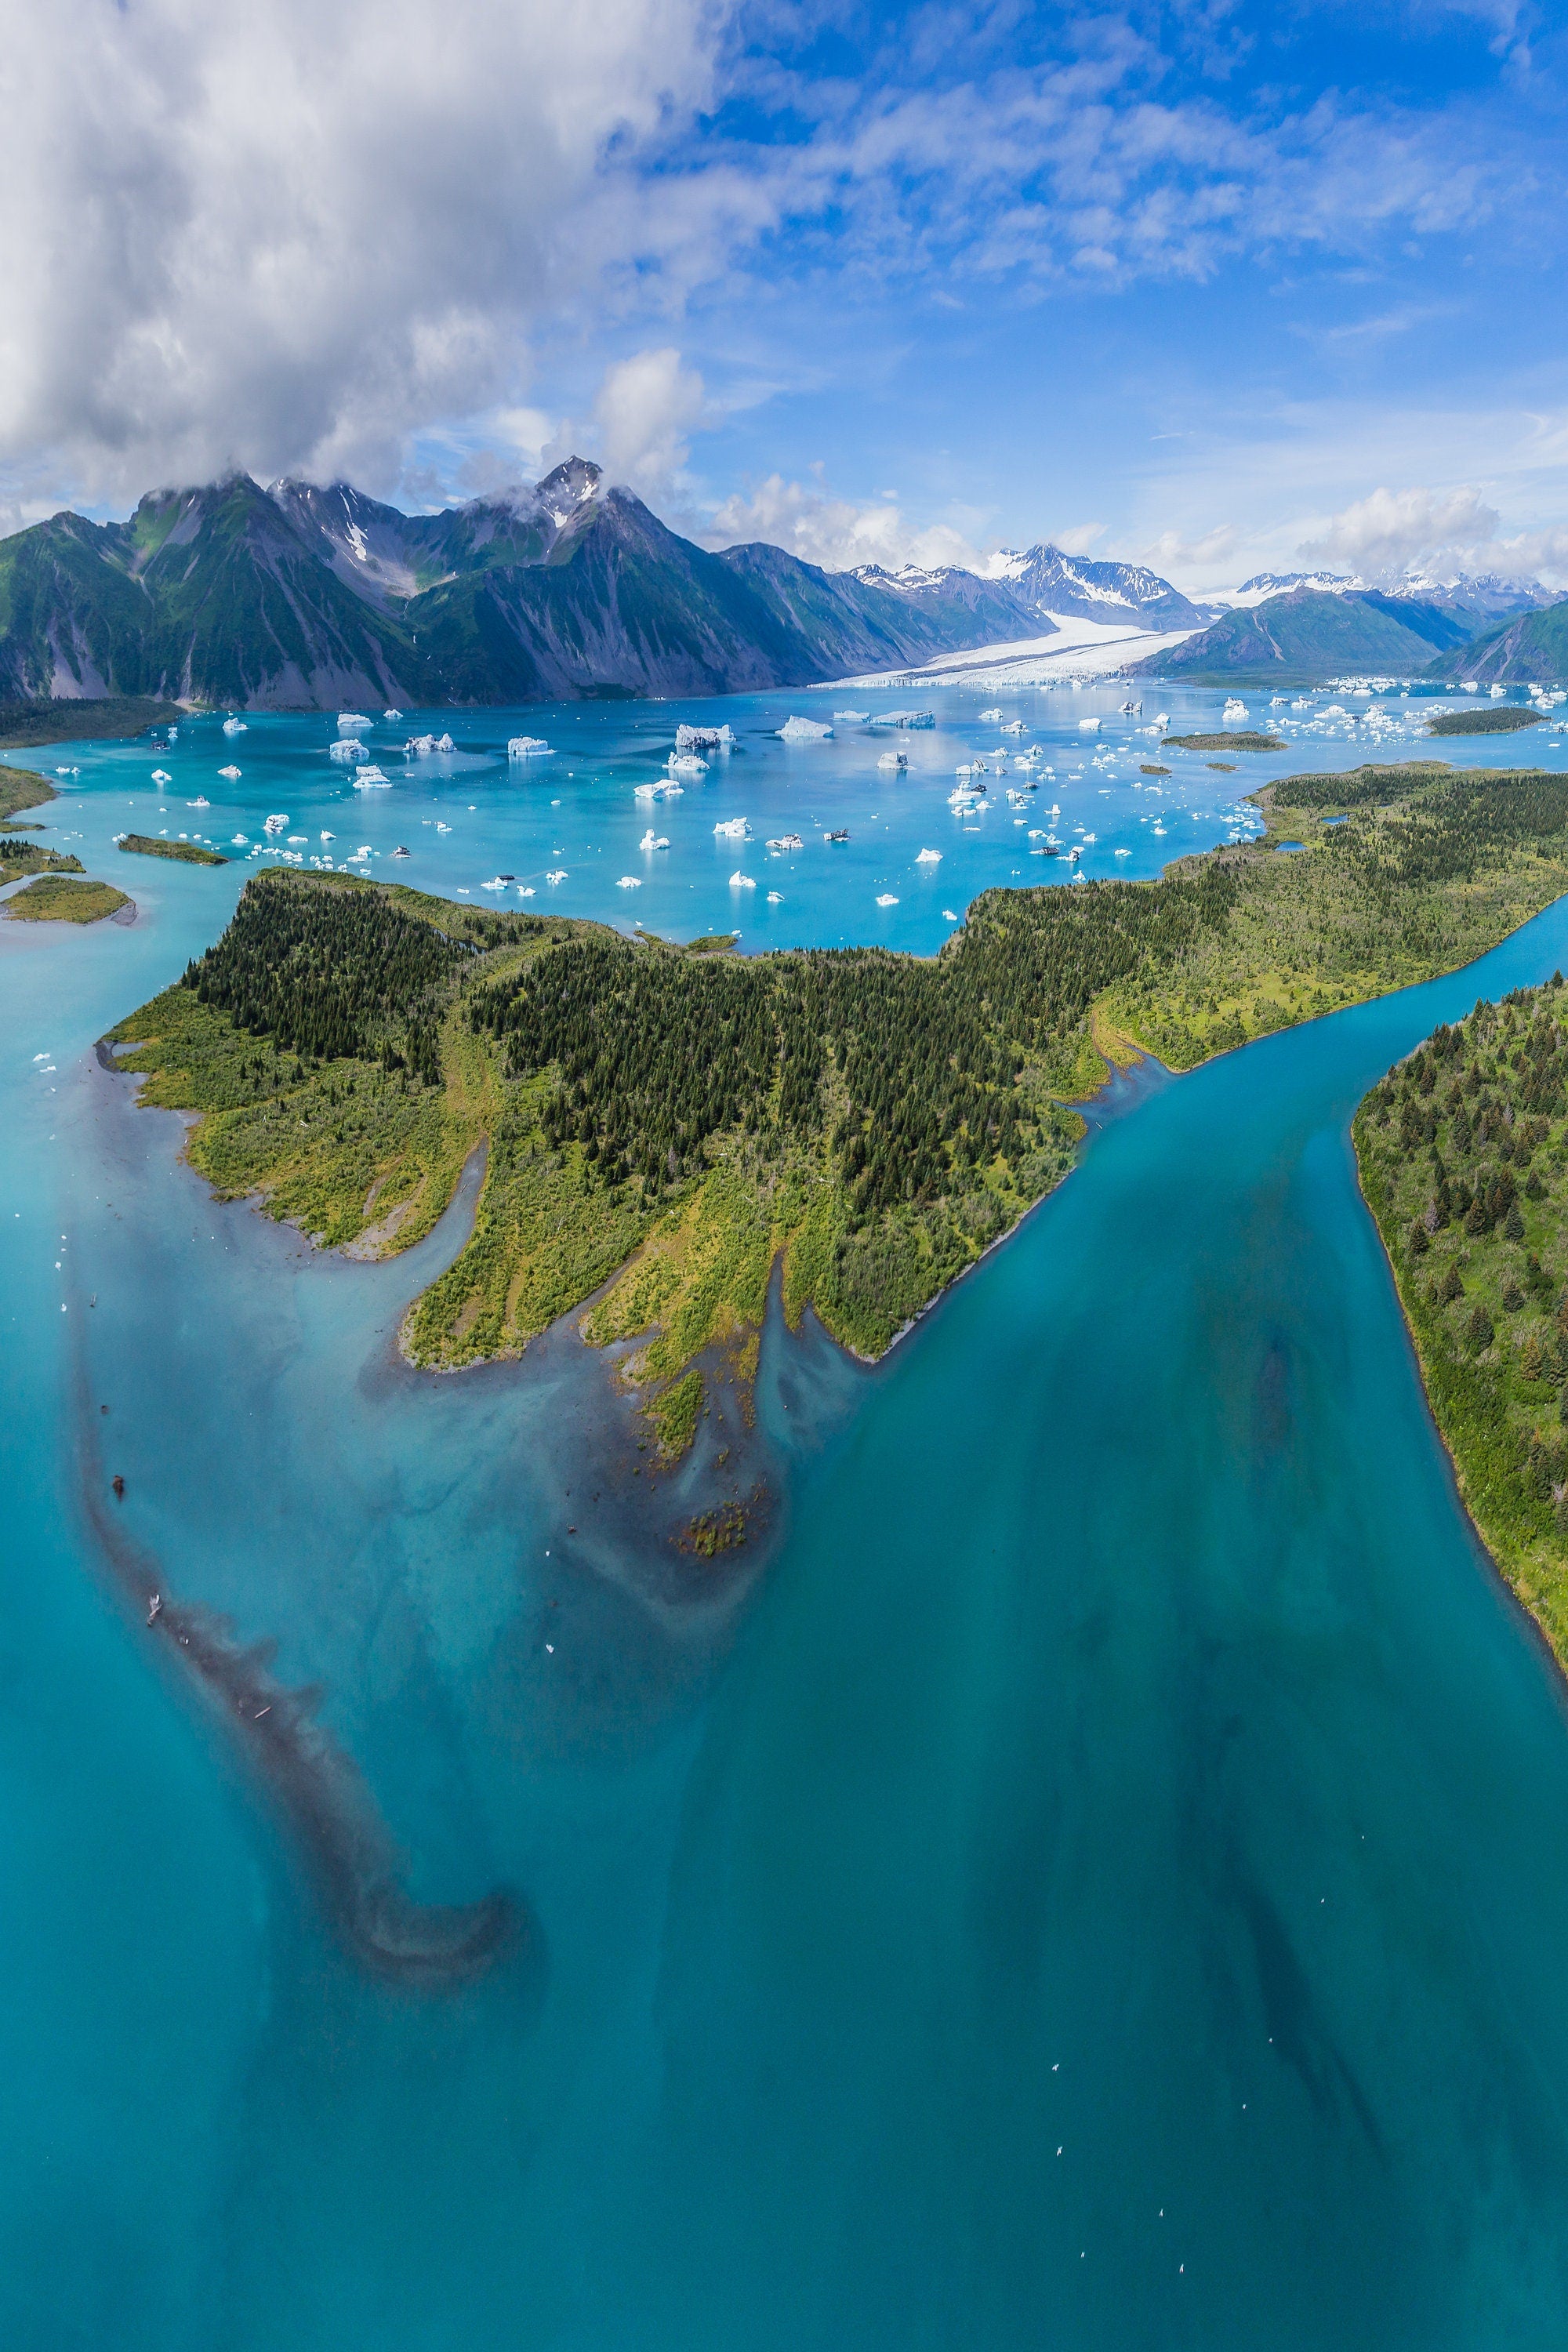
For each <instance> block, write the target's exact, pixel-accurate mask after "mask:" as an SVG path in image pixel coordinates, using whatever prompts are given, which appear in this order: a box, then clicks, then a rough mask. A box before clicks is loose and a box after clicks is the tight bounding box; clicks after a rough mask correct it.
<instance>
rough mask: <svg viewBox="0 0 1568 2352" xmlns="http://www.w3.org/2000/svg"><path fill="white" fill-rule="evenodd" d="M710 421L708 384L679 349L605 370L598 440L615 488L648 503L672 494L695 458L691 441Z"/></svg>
mask: <svg viewBox="0 0 1568 2352" xmlns="http://www.w3.org/2000/svg"><path fill="white" fill-rule="evenodd" d="M706 416H707V401H706V398H705V397H704V394H703V389H702V378H701V377H700V375H699V374H698V373H697V371H696V370H695V368H688V367H683V366H682V364H681V359H680V353H679V352H678V351H675V350H673V349H668V348H667V349H665V350H663V351H656V352H637V355H636V356H635V358H632V359H628V360H617V361H616V363H615V364H614V366H612V367H610V368H608V369H606V370H605V380H604V383H602V384H601V385H600V387H599V394H598V398H597V399H596V400H595V403H594V423H595V440H596V443H597V446H598V448H599V450H600V451H601V453H602V455H603V460H604V465H605V472H606V473H607V474H608V475H609V477H610V479H611V480H612V481H614V482H629V483H630V484H631V486H632V488H633V489H635V490H640V491H641V492H642V493H643V495H644V496H645V497H657V496H658V495H659V494H660V493H661V492H667V491H668V490H669V489H670V488H671V487H672V486H673V485H674V484H675V482H676V480H677V479H678V478H679V475H680V474H681V473H682V471H683V470H684V468H685V465H686V461H687V458H688V457H689V454H690V449H689V443H688V441H687V439H686V436H687V435H688V434H689V433H690V432H691V431H692V430H693V429H694V428H695V427H696V426H698V425H701V424H702V423H703V422H704V421H705V418H706Z"/></svg>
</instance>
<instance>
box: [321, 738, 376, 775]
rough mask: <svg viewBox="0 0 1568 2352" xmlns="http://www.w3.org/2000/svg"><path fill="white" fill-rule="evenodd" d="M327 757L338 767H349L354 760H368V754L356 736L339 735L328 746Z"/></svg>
mask: <svg viewBox="0 0 1568 2352" xmlns="http://www.w3.org/2000/svg"><path fill="white" fill-rule="evenodd" d="M327 757H328V759H329V760H336V761H337V762H338V764H339V766H340V767H351V766H352V765H353V762H354V761H356V760H368V759H369V757H370V753H369V752H368V751H366V750H365V748H364V745H363V743H362V742H361V741H360V740H359V737H358V736H357V735H340V736H339V737H338V740H337V741H336V742H335V743H329V744H328V746H327Z"/></svg>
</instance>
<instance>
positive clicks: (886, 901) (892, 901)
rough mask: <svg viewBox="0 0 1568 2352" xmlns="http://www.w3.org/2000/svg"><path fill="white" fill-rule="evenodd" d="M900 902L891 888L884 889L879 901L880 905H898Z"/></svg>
mask: <svg viewBox="0 0 1568 2352" xmlns="http://www.w3.org/2000/svg"><path fill="white" fill-rule="evenodd" d="M898 903H899V902H898V900H897V899H896V898H894V896H893V894H892V892H891V891H890V890H884V891H883V892H882V894H881V896H880V898H879V899H878V901H877V904H878V906H879V907H896V906H897V905H898Z"/></svg>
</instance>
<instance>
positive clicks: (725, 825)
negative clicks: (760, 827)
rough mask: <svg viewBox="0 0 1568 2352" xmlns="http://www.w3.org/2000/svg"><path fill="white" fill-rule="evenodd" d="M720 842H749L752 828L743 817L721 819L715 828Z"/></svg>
mask: <svg viewBox="0 0 1568 2352" xmlns="http://www.w3.org/2000/svg"><path fill="white" fill-rule="evenodd" d="M713 831H714V834H715V835H716V837H717V838H718V839H719V840H720V841H749V840H750V839H751V827H750V825H749V824H747V823H746V820H745V818H744V817H743V816H731V817H721V818H720V820H719V822H718V824H716V825H715V826H714V828H713Z"/></svg>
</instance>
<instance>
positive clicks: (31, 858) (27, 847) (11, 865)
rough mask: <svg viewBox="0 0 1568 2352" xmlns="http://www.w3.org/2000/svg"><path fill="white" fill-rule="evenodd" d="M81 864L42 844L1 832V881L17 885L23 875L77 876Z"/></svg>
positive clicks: (77, 859)
mask: <svg viewBox="0 0 1568 2352" xmlns="http://www.w3.org/2000/svg"><path fill="white" fill-rule="evenodd" d="M81 871H82V862H81V860H80V858H79V857H71V856H68V855H66V854H65V853H64V852H62V851H60V850H58V849H47V848H46V847H45V845H44V844H43V843H42V842H41V841H27V840H26V839H23V838H21V837H19V836H18V835H15V834H6V833H0V882H19V881H20V880H21V878H22V877H23V875H24V874H79V873H81Z"/></svg>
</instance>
